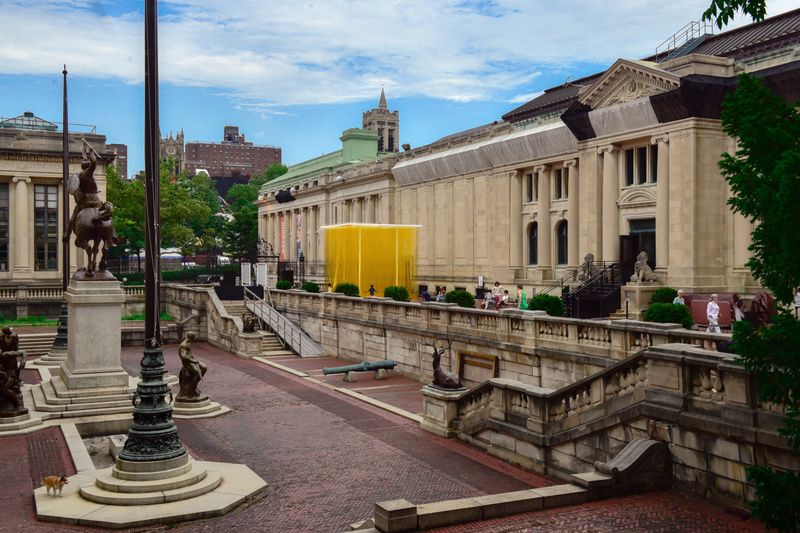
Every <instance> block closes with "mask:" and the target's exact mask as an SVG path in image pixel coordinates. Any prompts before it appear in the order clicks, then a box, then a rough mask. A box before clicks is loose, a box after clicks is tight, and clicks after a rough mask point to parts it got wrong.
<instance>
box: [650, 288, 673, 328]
mask: <svg viewBox="0 0 800 533" xmlns="http://www.w3.org/2000/svg"><path fill="white" fill-rule="evenodd" d="M677 295H678V291H676V290H675V289H673V288H672V287H659V288H657V289H656V291H655V292H654V293H653V297H652V298H650V303H653V304H657V303H660V304H671V303H672V300H674V299H675V297H676V296H677ZM651 322H659V320H651Z"/></svg>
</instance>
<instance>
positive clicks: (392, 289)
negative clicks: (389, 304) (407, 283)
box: [383, 285, 411, 302]
mask: <svg viewBox="0 0 800 533" xmlns="http://www.w3.org/2000/svg"><path fill="white" fill-rule="evenodd" d="M383 295H384V296H385V297H386V298H391V299H392V300H394V301H396V302H407V301H409V300H410V299H411V298H409V296H408V289H406V288H405V287H401V286H399V285H389V286H388V287H386V288H385V289H383Z"/></svg>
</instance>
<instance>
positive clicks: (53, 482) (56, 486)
mask: <svg viewBox="0 0 800 533" xmlns="http://www.w3.org/2000/svg"><path fill="white" fill-rule="evenodd" d="M68 483H69V480H68V479H67V477H66V476H47V477H46V478H44V479H43V480H42V484H43V485H44V486H45V487H47V494H48V495H49V494H50V489H53V496H55V495H56V491H58V495H59V496H61V489H63V488H64V485H66V484H68Z"/></svg>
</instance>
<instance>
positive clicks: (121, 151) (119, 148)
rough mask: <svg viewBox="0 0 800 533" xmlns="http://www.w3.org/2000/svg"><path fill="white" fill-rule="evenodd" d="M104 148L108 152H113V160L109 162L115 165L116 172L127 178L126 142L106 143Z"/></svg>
mask: <svg viewBox="0 0 800 533" xmlns="http://www.w3.org/2000/svg"><path fill="white" fill-rule="evenodd" d="M106 148H107V149H108V151H109V152H113V154H114V162H113V163H111V164H112V165H113V166H114V167H116V169H117V172H119V175H120V176H122V177H123V178H125V179H127V178H128V145H127V144H116V143H110V144H106Z"/></svg>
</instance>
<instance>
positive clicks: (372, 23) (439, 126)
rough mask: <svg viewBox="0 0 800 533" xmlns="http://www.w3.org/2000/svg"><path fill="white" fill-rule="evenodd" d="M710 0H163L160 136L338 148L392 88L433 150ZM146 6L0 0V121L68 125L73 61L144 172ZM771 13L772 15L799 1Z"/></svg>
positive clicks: (301, 152) (643, 50) (773, 2)
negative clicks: (29, 116)
mask: <svg viewBox="0 0 800 533" xmlns="http://www.w3.org/2000/svg"><path fill="white" fill-rule="evenodd" d="M709 2H710V0H671V1H669V2H654V1H653V0H616V1H614V2H611V1H608V0H605V1H596V0H573V1H570V2H554V1H539V0H527V1H525V0H419V1H418V0H380V1H375V0H365V1H362V0H294V1H272V0H236V1H230V0H162V1H161V2H159V29H158V31H159V78H160V115H161V116H160V123H161V131H162V133H163V134H164V135H167V134H168V133H169V132H170V131H172V132H177V131H178V130H180V129H181V128H182V129H183V130H184V133H185V136H186V140H187V142H188V141H190V140H196V141H217V142H218V141H220V140H221V139H222V131H223V127H224V126H225V125H237V126H239V128H240V133H243V134H244V135H245V136H246V137H247V139H248V140H249V141H252V142H254V143H256V144H263V145H271V146H280V147H281V148H282V149H283V160H284V163H286V164H293V163H299V162H301V161H304V160H306V159H309V158H311V157H316V156H318V155H320V154H322V153H326V152H330V151H333V150H337V149H339V148H340V147H341V143H340V141H339V136H340V135H341V132H342V131H343V130H345V129H347V128H352V127H360V126H361V113H362V112H363V111H366V110H368V109H370V108H372V107H376V106H377V102H378V96H379V94H380V90H381V87H383V88H384V89H385V91H386V96H387V99H388V102H389V108H390V109H392V110H394V109H397V110H399V112H400V143H409V144H411V145H412V146H420V145H424V144H427V143H430V142H433V141H435V140H436V139H438V138H440V137H442V136H445V135H449V134H451V133H455V132H458V131H461V130H464V129H468V128H471V127H475V126H479V125H482V124H486V123H489V122H492V121H494V120H499V119H500V117H501V116H502V115H503V114H504V113H506V112H508V111H510V110H511V109H513V108H515V107H516V106H518V105H521V104H522V103H524V102H526V101H528V100H530V99H531V98H533V97H535V96H536V95H537V94H539V93H540V92H541V91H543V90H545V89H547V88H549V87H553V86H556V85H560V84H562V83H564V82H565V81H566V80H567V79H575V78H580V77H582V76H585V75H589V74H592V73H595V72H598V71H600V70H603V69H605V68H606V67H608V66H609V65H610V64H611V63H613V62H614V61H615V60H616V59H618V58H620V57H623V58H628V59H638V58H642V57H645V56H648V55H651V54H653V53H654V52H655V50H656V47H658V46H659V45H660V44H661V43H662V42H663V41H665V40H666V39H667V38H669V37H670V36H671V35H673V34H674V33H676V32H677V31H678V30H680V29H681V28H682V27H683V26H684V25H685V24H687V23H688V22H690V21H692V20H699V19H700V16H701V14H702V12H703V10H704V9H705V8H706V7H707V6H708V4H709ZM143 4H144V2H142V1H141V0H139V1H130V0H24V1H23V0H0V28H2V31H0V116H2V117H14V116H17V115H19V114H21V113H22V112H24V111H33V112H34V113H35V114H36V115H37V116H40V117H42V118H45V119H47V120H52V121H57V122H60V120H61V83H62V76H61V70H62V68H63V65H64V64H66V65H67V69H68V71H69V122H70V123H71V124H73V123H75V124H85V125H90V126H95V127H96V129H97V132H98V133H101V134H104V135H106V137H107V142H109V143H122V144H127V145H128V173H129V174H134V173H135V172H136V171H137V170H139V169H141V168H143V166H144V140H143V138H144V86H143V80H144V59H143V48H144V30H143ZM767 7H768V13H769V15H770V16H771V15H775V14H778V13H782V12H785V11H788V10H790V9H793V8H796V7H798V3H797V0H768V1H767ZM747 22H749V21H748V20H747V19H744V18H740V19H737V21H735V22H734V23H733V24H732V25H730V26H729V28H730V27H734V26H737V25H741V24H744V23H747ZM71 129H72V130H73V131H80V130H81V129H83V130H86V128H81V127H71Z"/></svg>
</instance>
